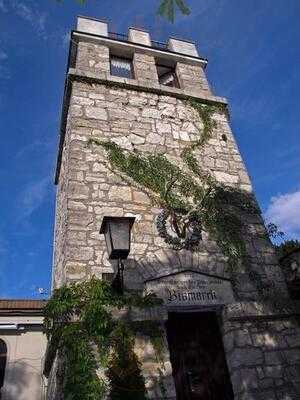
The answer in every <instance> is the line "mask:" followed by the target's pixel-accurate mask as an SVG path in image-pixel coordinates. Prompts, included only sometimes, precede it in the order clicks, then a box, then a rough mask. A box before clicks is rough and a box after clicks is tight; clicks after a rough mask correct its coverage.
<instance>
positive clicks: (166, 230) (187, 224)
mask: <svg viewBox="0 0 300 400" xmlns="http://www.w3.org/2000/svg"><path fill="white" fill-rule="evenodd" d="M156 227H157V230H158V233H159V236H160V237H162V238H163V239H164V240H165V242H166V243H168V244H170V245H171V246H172V247H173V249H175V250H181V249H186V250H193V249H194V248H195V247H197V246H198V245H199V243H200V241H201V240H202V234H201V231H202V225H201V221H199V218H197V217H196V216H193V215H190V216H187V214H186V213H183V212H181V211H178V210H177V211H174V210H168V209H163V210H162V211H161V212H160V213H159V215H158V216H157V220H156Z"/></svg>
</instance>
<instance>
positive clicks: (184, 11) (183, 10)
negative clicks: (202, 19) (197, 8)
mask: <svg viewBox="0 0 300 400" xmlns="http://www.w3.org/2000/svg"><path fill="white" fill-rule="evenodd" d="M175 1H176V4H177V7H178V8H179V10H180V11H181V13H182V14H183V15H189V14H190V13H191V10H190V9H189V7H188V6H187V5H186V4H185V2H184V1H183V0H175Z"/></svg>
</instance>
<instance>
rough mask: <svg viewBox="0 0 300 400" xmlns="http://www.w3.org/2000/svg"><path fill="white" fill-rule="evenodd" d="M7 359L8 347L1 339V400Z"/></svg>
mask: <svg viewBox="0 0 300 400" xmlns="http://www.w3.org/2000/svg"><path fill="white" fill-rule="evenodd" d="M6 358H7V346H6V343H5V342H4V341H3V340H2V339H0V399H1V391H2V386H3V383H4V375H5V367H6Z"/></svg>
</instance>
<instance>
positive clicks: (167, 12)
mask: <svg viewBox="0 0 300 400" xmlns="http://www.w3.org/2000/svg"><path fill="white" fill-rule="evenodd" d="M174 9H175V6H174V0H163V1H162V2H161V4H160V6H159V8H158V10H157V14H158V15H160V16H161V17H164V18H166V19H167V20H168V21H170V22H172V23H173V22H174V16H175V10H174Z"/></svg>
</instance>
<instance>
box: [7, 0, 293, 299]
mask: <svg viewBox="0 0 300 400" xmlns="http://www.w3.org/2000/svg"><path fill="white" fill-rule="evenodd" d="M158 3H159V0H143V1H142V0H130V1H124V0H89V1H88V3H87V5H85V6H80V5H78V4H76V2H75V1H72V0H65V1H64V3H63V4H58V3H57V2H56V1H55V0H23V1H22V0H21V1H19V0H18V1H14V0H0V29H1V34H0V115H1V118H0V130H1V139H2V140H1V146H0V151H1V158H0V179H1V189H0V190H1V192H0V193H1V196H0V207H1V211H2V212H1V219H0V297H21V298H26V297H33V298H34V297H39V295H38V294H37V291H36V288H37V287H43V288H47V289H49V286H50V278H51V263H52V243H53V224H54V201H55V187H54V185H53V174H54V166H55V159H56V150H57V140H58V126H59V117H60V106H61V100H62V94H63V83H64V74H65V69H66V59H67V50H68V32H69V30H70V29H71V28H72V27H74V25H75V17H76V15H78V14H81V15H87V16H93V17H97V18H105V19H108V20H109V21H110V30H112V31H116V32H126V31H127V28H128V26H131V25H137V26H143V27H144V28H146V29H149V31H151V34H152V37H153V39H157V40H162V41H165V40H167V38H168V37H169V36H170V35H176V36H179V37H183V38H187V39H192V40H194V41H195V42H197V44H198V48H199V51H200V53H201V55H202V56H204V57H207V58H208V60H209V65H208V69H207V73H208V78H209V80H210V82H211V84H212V87H213V90H214V92H215V94H216V95H220V96H224V97H227V98H228V100H229V103H230V109H231V122H232V128H233V132H234V134H235V137H236V139H237V142H238V145H239V147H240V150H241V153H242V156H243V158H244V161H245V163H246V165H247V167H248V170H249V173H250V176H251V178H252V182H253V184H254V188H255V191H256V194H257V197H258V200H259V203H260V205H261V207H262V209H263V211H264V213H265V214H266V216H267V217H268V218H269V219H271V220H272V221H273V222H276V223H277V224H279V225H280V227H281V228H282V229H284V230H285V232H286V233H287V236H288V237H292V238H300V218H299V214H300V157H299V154H300V141H299V127H300V122H299V121H300V118H299V116H300V102H299V89H300V74H299V63H300V51H299V43H300V29H299V19H300V2H299V1H298V0H264V1H261V0H251V1H240V0H189V1H188V3H189V5H190V7H191V11H192V12H191V15H190V16H188V17H182V16H178V18H177V19H176V21H175V24H170V23H168V22H167V21H164V20H162V19H159V18H157V17H156V15H155V9H156V8H157V5H158Z"/></svg>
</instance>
